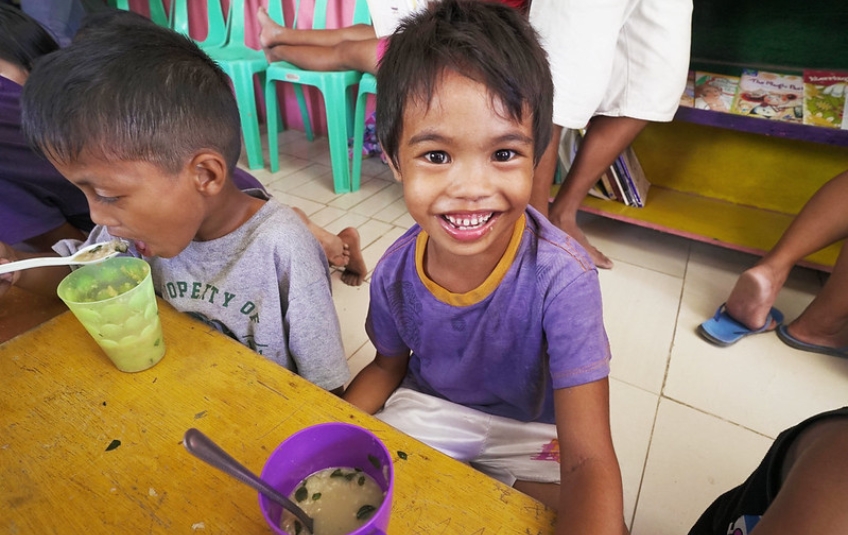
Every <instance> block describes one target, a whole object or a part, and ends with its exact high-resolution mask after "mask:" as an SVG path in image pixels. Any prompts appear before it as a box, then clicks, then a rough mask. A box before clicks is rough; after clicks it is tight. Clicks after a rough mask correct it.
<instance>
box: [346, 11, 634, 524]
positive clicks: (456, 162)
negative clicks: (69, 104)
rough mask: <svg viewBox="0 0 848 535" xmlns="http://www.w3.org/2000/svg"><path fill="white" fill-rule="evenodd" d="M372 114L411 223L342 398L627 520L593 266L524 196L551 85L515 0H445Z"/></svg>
mask: <svg viewBox="0 0 848 535" xmlns="http://www.w3.org/2000/svg"><path fill="white" fill-rule="evenodd" d="M377 85H378V90H377V98H378V101H377V130H378V132H377V133H378V137H379V139H380V142H381V143H382V145H383V150H384V152H385V153H386V155H387V156H388V158H389V160H390V165H391V168H392V171H393V172H394V175H395V178H396V179H397V180H398V181H400V182H401V184H402V185H403V192H404V200H405V202H406V205H407V208H408V210H409V213H410V214H411V215H412V217H413V218H414V219H415V221H416V223H417V224H416V225H414V226H413V227H412V228H411V229H410V230H409V231H408V232H407V233H406V234H405V235H404V236H402V237H401V238H399V239H398V240H397V241H396V242H395V243H394V244H393V245H392V246H391V247H390V248H389V249H388V251H387V252H386V253H385V255H384V256H383V258H382V259H381V260H380V263H379V264H378V265H377V268H376V269H375V271H374V273H373V275H372V283H371V303H370V308H369V312H368V317H367V320H366V330H367V332H368V335H369V337H370V339H371V341H372V343H373V344H374V346H375V347H376V349H377V355H376V357H375V359H374V361H372V362H371V363H370V364H369V365H368V366H366V367H365V368H364V369H363V370H362V371H361V372H360V373H359V374H358V375H357V376H356V378H355V379H354V380H353V382H352V383H351V385H350V386H349V388H348V390H347V392H346V393H345V399H347V400H348V401H350V402H351V403H353V404H355V405H357V406H359V407H360V408H362V409H364V410H366V411H368V412H370V413H376V414H377V416H378V417H379V418H381V419H382V420H384V421H386V422H388V423H390V424H391V425H393V426H395V427H397V428H399V429H401V430H402V431H404V432H406V433H408V434H410V435H411V436H413V437H415V438H417V439H419V440H421V441H423V442H425V443H428V444H429V445H431V446H433V447H435V448H436V449H438V450H440V451H442V452H444V453H446V454H448V455H450V456H452V457H454V458H456V459H458V460H461V461H464V462H468V463H470V464H471V465H472V466H474V467H475V468H477V469H479V470H480V471H482V472H484V473H487V474H489V475H491V476H493V477H495V478H497V479H499V480H501V481H503V482H505V483H507V484H509V485H513V486H514V487H515V488H516V489H518V490H521V491H524V492H526V493H528V494H530V495H532V496H534V497H536V498H537V499H539V500H540V501H542V502H543V503H545V504H547V505H549V506H551V507H554V508H556V509H557V510H558V511H559V513H560V514H559V520H558V523H557V531H556V532H557V533H558V534H564V533H572V532H573V533H592V534H593V535H598V534H610V533H615V534H620V533H624V532H626V528H625V526H624V523H623V518H622V517H623V512H622V511H623V505H622V487H621V476H620V471H619V466H618V461H617V459H616V457H615V452H614V450H613V446H612V440H611V437H610V428H609V387H608V382H607V376H608V374H609V359H610V354H609V343H608V340H607V337H606V333H605V330H604V326H603V317H602V309H601V296H600V287H599V284H598V278H597V270H596V269H595V267H594V266H593V265H592V262H591V260H590V259H589V257H588V255H587V254H586V252H585V251H584V250H583V249H582V248H581V247H580V246H579V245H578V244H577V242H576V241H574V240H572V239H571V238H570V237H569V236H567V235H566V234H564V233H563V232H562V231H560V230H559V229H557V228H556V227H554V226H553V225H551V224H550V223H549V222H548V221H547V219H546V218H544V217H543V216H541V215H540V214H539V213H538V212H536V211H535V210H533V209H532V208H531V207H529V206H528V203H529V199H530V192H531V189H532V183H533V171H534V168H535V166H536V164H537V163H538V161H539V157H540V156H541V154H542V152H543V151H544V149H545V147H546V146H547V143H548V141H549V138H550V132H551V105H552V104H551V101H552V94H553V86H552V83H551V76H550V71H549V68H548V64H547V60H546V56H545V53H544V52H543V50H542V49H541V47H540V46H539V44H538V42H537V40H536V36H535V33H534V32H533V30H532V29H531V28H530V27H529V26H528V24H527V23H526V22H525V21H524V20H522V19H521V17H520V15H518V14H517V13H515V12H514V11H513V10H511V9H510V8H507V7H503V6H500V5H497V4H492V3H487V2H480V1H476V0H446V1H443V2H439V3H435V4H432V5H430V6H429V7H428V8H427V10H426V11H425V12H423V13H421V14H419V15H416V16H414V17H413V18H411V19H409V20H407V21H405V22H404V23H403V24H402V25H401V27H400V28H399V30H398V31H397V32H396V33H395V34H394V35H393V36H392V37H391V38H390V42H389V45H388V49H387V51H386V54H385V56H384V58H383V60H382V63H381V64H380V68H379V70H378V71H377Z"/></svg>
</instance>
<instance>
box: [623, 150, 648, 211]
mask: <svg viewBox="0 0 848 535" xmlns="http://www.w3.org/2000/svg"><path fill="white" fill-rule="evenodd" d="M621 158H622V160H623V161H624V167H625V169H626V170H627V174H628V176H629V177H630V181H631V182H632V184H633V191H634V192H635V196H636V206H638V207H639V208H644V206H645V202H647V200H648V190H649V189H650V188H651V183H650V182H649V181H648V178H647V177H646V176H645V171H644V170H643V169H642V164H641V163H639V159H638V158H637V157H636V153H635V152H634V151H633V147H627V148H626V149H624V152H623V153H622V154H621Z"/></svg>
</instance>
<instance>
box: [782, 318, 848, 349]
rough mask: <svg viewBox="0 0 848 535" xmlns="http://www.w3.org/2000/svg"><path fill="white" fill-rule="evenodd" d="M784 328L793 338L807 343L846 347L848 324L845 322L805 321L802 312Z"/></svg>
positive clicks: (847, 342)
mask: <svg viewBox="0 0 848 535" xmlns="http://www.w3.org/2000/svg"><path fill="white" fill-rule="evenodd" d="M786 330H787V331H788V332H789V334H790V335H791V336H792V337H793V338H796V339H798V340H800V341H801V342H806V343H808V344H813V345H818V346H824V347H832V348H834V349H842V348H845V347H848V325H846V324H845V322H838V324H833V325H823V324H822V323H821V322H811V321H807V320H806V318H805V316H804V314H801V315H800V316H799V317H798V318H797V319H796V320H795V321H793V322H792V323H790V324H789V325H787V326H786Z"/></svg>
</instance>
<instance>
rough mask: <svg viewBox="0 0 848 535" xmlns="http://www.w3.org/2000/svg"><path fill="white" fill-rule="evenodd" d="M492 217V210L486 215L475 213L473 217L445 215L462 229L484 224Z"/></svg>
mask: <svg viewBox="0 0 848 535" xmlns="http://www.w3.org/2000/svg"><path fill="white" fill-rule="evenodd" d="M491 218H492V214H491V212H490V213H488V214H485V215H477V214H475V215H473V216H471V217H462V218H459V217H454V216H452V215H445V219H447V220H448V221H450V222H451V224H453V225H454V226H456V227H459V228H460V230H466V229H468V228H472V227H479V226H480V225H484V224H485V223H486V222H487V221H488V220H489V219H491Z"/></svg>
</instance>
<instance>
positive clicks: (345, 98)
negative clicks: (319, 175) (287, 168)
mask: <svg viewBox="0 0 848 535" xmlns="http://www.w3.org/2000/svg"><path fill="white" fill-rule="evenodd" d="M361 77H362V73H361V72H359V71H336V72H317V71H306V70H303V69H300V68H299V67H297V66H295V65H293V64H291V63H288V62H285V61H275V62H273V63H271V64H270V65H269V66H268V68H267V69H266V71H265V106H266V113H265V117H266V121H267V127H268V147H269V150H268V156H269V160H270V168H271V172H275V171H277V170H278V169H279V167H280V164H279V151H278V150H277V134H278V132H277V116H278V113H279V111H278V104H277V90H276V87H275V83H276V82H277V81H280V82H288V83H292V84H296V86H295V93H296V96H297V99H298V102H299V104H300V110H301V116H302V117H303V123H304V129H305V130H306V135H307V138H308V139H310V140H311V139H312V138H313V136H312V127H311V125H310V124H309V116H308V111H307V108H306V102H305V99H304V98H303V92H302V88H300V87H297V86H298V85H300V86H302V85H308V86H312V87H315V88H316V89H318V91H320V92H321V95H322V96H323V97H324V107H325V108H326V112H327V137H328V140H329V144H330V164H331V166H332V169H333V189H334V190H335V192H336V193H347V192H350V191H355V190H354V189H352V184H351V176H350V162H349V160H348V150H347V140H348V137H350V133H351V131H352V130H353V125H352V122H353V118H352V113H351V110H353V96H352V92H351V91H350V88H351V87H352V86H353V85H355V84H357V83H358V82H359V80H360V78H361Z"/></svg>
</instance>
